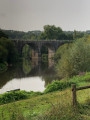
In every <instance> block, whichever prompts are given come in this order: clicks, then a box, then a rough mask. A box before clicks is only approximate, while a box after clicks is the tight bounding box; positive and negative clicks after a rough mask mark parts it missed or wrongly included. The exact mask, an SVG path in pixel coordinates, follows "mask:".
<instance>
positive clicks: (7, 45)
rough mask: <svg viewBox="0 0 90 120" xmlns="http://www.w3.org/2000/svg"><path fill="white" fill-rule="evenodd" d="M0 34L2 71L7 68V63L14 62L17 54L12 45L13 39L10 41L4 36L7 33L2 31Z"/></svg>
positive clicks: (0, 65) (0, 67) (0, 66)
mask: <svg viewBox="0 0 90 120" xmlns="http://www.w3.org/2000/svg"><path fill="white" fill-rule="evenodd" d="M0 33H1V32H0ZM1 35H2V36H0V70H1V71H3V70H4V69H6V68H7V65H8V64H13V63H15V62H16V60H17V58H18V54H17V51H16V49H15V47H14V44H13V41H11V40H10V39H8V38H5V37H6V36H7V35H5V34H4V33H3V32H2V34H1ZM5 66H6V67H5Z"/></svg>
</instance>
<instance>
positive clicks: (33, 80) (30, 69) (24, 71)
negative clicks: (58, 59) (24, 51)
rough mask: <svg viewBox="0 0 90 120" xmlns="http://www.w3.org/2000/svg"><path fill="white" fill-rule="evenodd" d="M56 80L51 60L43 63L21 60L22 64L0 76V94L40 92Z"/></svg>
mask: <svg viewBox="0 0 90 120" xmlns="http://www.w3.org/2000/svg"><path fill="white" fill-rule="evenodd" d="M56 79H57V77H56V73H55V69H54V61H52V60H51V59H50V60H48V62H43V63H42V62H39V61H38V60H33V61H31V60H28V59H23V62H22V63H19V64H18V65H15V66H13V67H9V68H8V70H7V71H6V72H4V73H2V74H0V94H2V93H4V92H7V91H10V90H15V89H20V90H25V91H41V92H42V91H44V90H45V88H46V86H47V85H48V84H49V83H51V82H52V81H54V80H56Z"/></svg>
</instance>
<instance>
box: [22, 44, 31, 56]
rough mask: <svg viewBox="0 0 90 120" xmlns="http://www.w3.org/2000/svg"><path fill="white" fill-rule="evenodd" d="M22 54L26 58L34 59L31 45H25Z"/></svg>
mask: <svg viewBox="0 0 90 120" xmlns="http://www.w3.org/2000/svg"><path fill="white" fill-rule="evenodd" d="M22 54H23V57H24V58H31V57H32V50H31V48H30V46H29V45H27V44H26V45H25V46H24V47H23V50H22Z"/></svg>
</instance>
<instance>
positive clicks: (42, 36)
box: [2, 25, 90, 40]
mask: <svg viewBox="0 0 90 120" xmlns="http://www.w3.org/2000/svg"><path fill="white" fill-rule="evenodd" d="M43 28H44V30H43V31H40V30H35V31H28V32H23V31H14V30H2V31H3V32H4V33H5V34H7V35H8V37H9V38H10V39H29V40H50V39H51V40H61V39H62V40H73V39H76V38H77V39H78V38H81V37H83V36H85V35H86V34H90V31H83V32H82V31H76V30H74V31H63V30H62V28H60V27H56V26H55V25H45V26H44V27H43Z"/></svg>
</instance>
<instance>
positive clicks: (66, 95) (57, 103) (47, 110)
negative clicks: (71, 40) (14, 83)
mask: <svg viewBox="0 0 90 120" xmlns="http://www.w3.org/2000/svg"><path fill="white" fill-rule="evenodd" d="M63 81H64V80H63ZM68 81H69V82H70V83H71V82H73V83H75V84H76V85H77V87H79V86H85V85H90V73H86V74H85V75H79V76H75V77H73V78H71V79H69V80H68ZM64 82H65V83H66V80H65V81H64ZM58 83H59V86H60V84H61V83H62V81H58V82H56V81H55V82H53V83H52V84H50V85H48V86H47V88H46V90H45V91H47V92H46V93H45V91H44V92H43V93H40V92H37V93H35V92H31V93H29V92H26V94H27V98H28V99H27V98H24V97H23V96H24V95H25V91H24V92H22V91H20V92H21V93H22V94H21V96H22V97H23V99H26V100H21V101H16V102H13V103H9V104H4V105H1V106H0V119H2V117H4V118H5V120H10V119H11V118H12V117H13V118H14V117H15V120H16V118H17V120H50V119H51V120H70V119H71V120H80V119H82V120H89V119H90V111H89V110H90V89H86V90H81V91H79V92H77V100H78V105H77V107H75V108H73V107H72V91H71V87H70V86H67V87H64V85H66V84H65V83H63V88H64V89H60V88H59V87H57V86H58ZM51 88H53V91H51ZM54 88H55V89H54ZM56 88H57V89H56ZM16 93H18V95H16V94H15V93H13V94H14V97H13V101H15V98H17V96H18V98H19V97H20V93H19V92H16ZM8 94H9V96H8ZM13 94H12V95H13ZM8 97H9V100H10V97H11V95H10V93H7V96H6V97H5V98H6V101H7V100H8ZM1 98H2V97H0V99H1ZM17 100H19V99H17ZM0 101H2V100H0ZM4 101H5V100H4ZM9 102H10V101H9ZM11 102H12V101H11Z"/></svg>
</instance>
